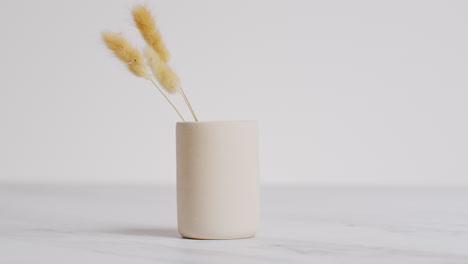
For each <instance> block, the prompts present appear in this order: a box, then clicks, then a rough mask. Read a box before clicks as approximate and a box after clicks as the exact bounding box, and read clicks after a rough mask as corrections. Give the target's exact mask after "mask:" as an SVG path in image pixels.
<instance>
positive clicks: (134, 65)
mask: <svg viewBox="0 0 468 264" xmlns="http://www.w3.org/2000/svg"><path fill="white" fill-rule="evenodd" d="M102 40H103V41H104V43H105V44H106V46H107V47H108V48H109V49H110V50H111V51H112V52H113V53H114V55H115V56H116V57H117V58H118V59H119V60H121V61H122V62H123V63H125V64H126V65H127V68H128V69H129V70H130V72H132V73H133V74H135V75H136V76H138V77H143V78H145V79H151V76H150V74H149V73H148V71H147V69H146V65H145V61H144V59H143V56H142V55H141V53H140V52H139V51H138V50H137V49H136V48H134V47H132V45H130V43H129V42H128V41H127V40H126V39H125V38H124V37H123V36H122V35H121V34H117V33H114V32H111V31H104V32H102Z"/></svg>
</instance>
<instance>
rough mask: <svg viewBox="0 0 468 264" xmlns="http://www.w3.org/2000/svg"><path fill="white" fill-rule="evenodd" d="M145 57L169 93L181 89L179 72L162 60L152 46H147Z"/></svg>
mask: <svg viewBox="0 0 468 264" xmlns="http://www.w3.org/2000/svg"><path fill="white" fill-rule="evenodd" d="M145 57H146V59H147V62H148V66H149V68H150V69H151V71H152V72H153V74H154V76H155V77H156V79H157V80H158V82H159V83H160V84H161V86H162V87H163V88H164V89H165V90H166V91H167V92H168V93H175V92H177V91H178V90H179V89H180V80H179V77H178V76H177V74H175V72H174V71H173V70H172V69H171V68H170V67H169V65H167V63H166V62H164V61H163V60H162V58H161V57H160V56H159V54H158V53H157V52H156V51H154V50H153V49H152V48H151V47H146V48H145Z"/></svg>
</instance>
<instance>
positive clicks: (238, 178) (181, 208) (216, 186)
mask: <svg viewBox="0 0 468 264" xmlns="http://www.w3.org/2000/svg"><path fill="white" fill-rule="evenodd" d="M176 132H177V137H176V140H177V142H176V143H177V218H178V229H179V233H180V234H181V235H182V236H183V237H185V238H194V239H237V238H247V237H252V236H255V234H256V232H257V228H258V224H259V184H258V174H259V171H258V156H259V153H258V123H257V122H256V121H220V122H180V123H177V127H176Z"/></svg>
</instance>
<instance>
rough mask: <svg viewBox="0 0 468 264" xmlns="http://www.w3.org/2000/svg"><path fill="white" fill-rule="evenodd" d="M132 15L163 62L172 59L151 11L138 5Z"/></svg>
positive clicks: (147, 41)
mask: <svg viewBox="0 0 468 264" xmlns="http://www.w3.org/2000/svg"><path fill="white" fill-rule="evenodd" d="M132 15H133V20H134V21H135V24H136V26H137V28H138V30H140V33H141V35H142V36H143V38H144V39H145V41H146V43H148V45H149V46H150V47H152V48H153V49H154V50H155V51H156V52H157V53H158V54H159V56H160V57H161V60H162V61H164V62H168V61H169V59H170V54H169V51H168V50H167V48H166V46H165V45H164V42H163V41H162V37H161V34H160V33H159V30H158V28H157V27H156V22H155V21H154V19H153V16H151V13H150V11H149V10H148V9H147V8H146V7H145V6H143V5H137V6H135V7H134V8H133V10H132Z"/></svg>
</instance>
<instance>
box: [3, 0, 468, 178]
mask: <svg viewBox="0 0 468 264" xmlns="http://www.w3.org/2000/svg"><path fill="white" fill-rule="evenodd" d="M134 3H136V2H135V1H91V0H86V1H85V0H80V1H59V0H43V1H33V0H24V1H3V2H2V4H1V8H0V32H1V34H2V35H1V36H2V37H1V42H0V47H1V49H0V52H1V64H0V65H1V66H0V67H1V69H0V72H1V80H0V81H1V85H0V110H1V112H0V162H1V163H0V181H15V182H56V183H63V182H68V183H74V182H79V183H88V182H96V183H137V184H138V183H173V182H175V137H174V136H175V135H174V131H175V122H176V121H178V119H177V116H176V115H175V114H174V112H173V110H172V109H171V108H170V107H169V106H168V105H167V103H166V102H164V100H163V99H162V97H161V96H160V95H159V94H158V93H157V91H156V90H155V89H154V88H153V87H152V86H151V85H150V84H149V83H147V81H145V80H143V79H137V78H135V77H134V76H133V75H131V74H130V73H128V72H127V71H126V69H125V67H124V66H123V65H122V64H121V63H120V62H118V61H117V60H116V59H114V58H113V57H112V56H111V55H110V53H109V52H108V51H107V50H106V49H105V47H104V45H103V44H102V42H101V40H100V31H101V30H104V29H111V30H115V31H117V32H122V33H124V34H126V36H127V37H128V38H130V39H131V40H132V42H133V43H134V44H135V45H138V46H139V47H143V41H142V40H141V38H140V37H139V35H138V34H137V31H136V29H135V28H134V27H133V25H132V22H131V17H130V9H131V7H132V6H133V5H134ZM143 3H146V2H143ZM148 4H149V6H150V7H151V8H152V10H154V12H155V14H156V17H157V20H158V24H159V27H160V29H161V31H162V33H163V37H164V39H165V41H166V44H167V46H168V47H169V49H170V51H171V53H172V55H173V56H172V65H173V67H174V68H175V69H176V71H177V72H178V74H179V75H180V77H181V79H182V82H183V87H184V89H185V91H186V92H187V94H188V96H189V98H190V99H191V101H192V103H193V106H194V108H195V110H196V111H197V112H198V115H199V117H200V118H201V119H202V120H237V119H241V120H242V119H255V120H259V121H260V124H261V179H262V182H263V183H312V184H468V165H467V160H468V150H467V149H468V139H467V135H468V124H467V123H468V106H467V102H468V91H467V88H468V79H467V70H468V37H467V36H468V2H466V1H442V0H441V1H408V0H404V1H362V0H356V1H346V0H340V1H306V0H303V1H267V0H261V1H260V0H256V1H252V0H237V1H215V0H197V1H189V0H186V1H175V0H165V1H153V2H148ZM181 107H183V105H182V104H181ZM185 113H186V116H188V114H187V112H185Z"/></svg>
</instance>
